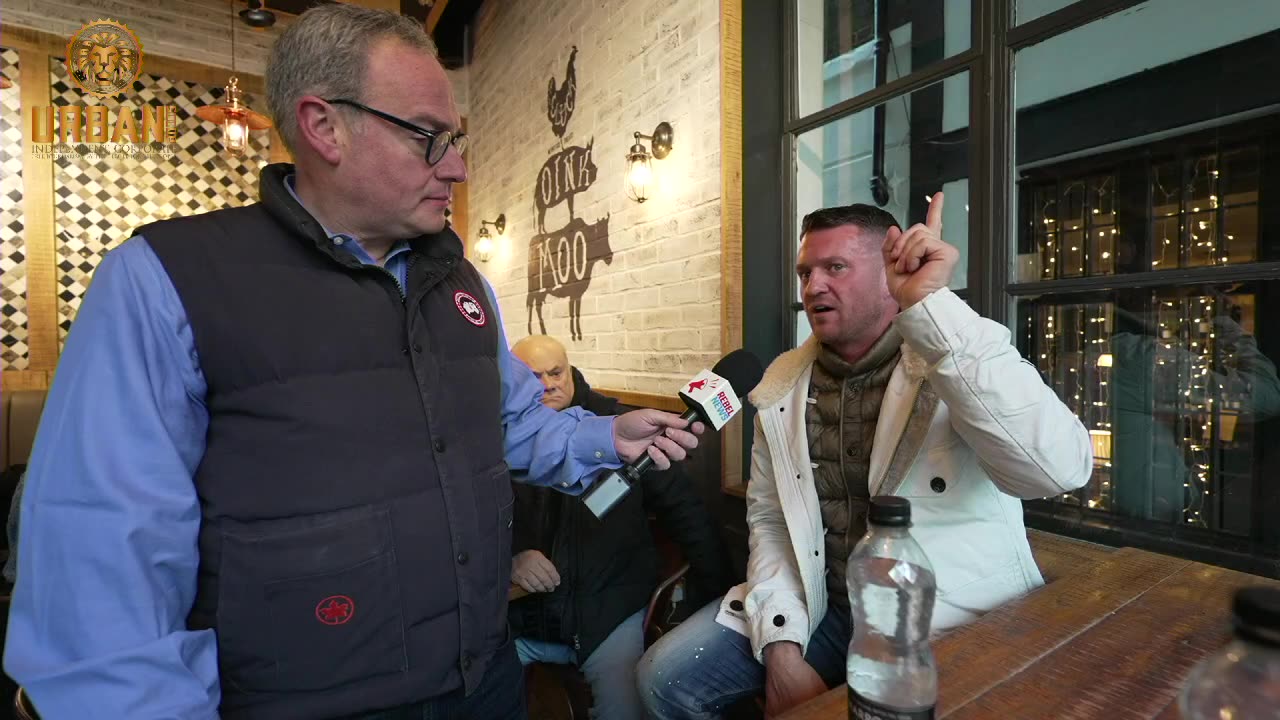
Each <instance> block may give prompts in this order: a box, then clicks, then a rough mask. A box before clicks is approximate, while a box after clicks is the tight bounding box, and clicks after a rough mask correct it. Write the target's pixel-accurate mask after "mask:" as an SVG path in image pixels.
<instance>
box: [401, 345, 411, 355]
mask: <svg viewBox="0 0 1280 720" xmlns="http://www.w3.org/2000/svg"><path fill="white" fill-rule="evenodd" d="M400 354H401V355H408V354H409V346H408V345H405V346H404V347H402V348H400Z"/></svg>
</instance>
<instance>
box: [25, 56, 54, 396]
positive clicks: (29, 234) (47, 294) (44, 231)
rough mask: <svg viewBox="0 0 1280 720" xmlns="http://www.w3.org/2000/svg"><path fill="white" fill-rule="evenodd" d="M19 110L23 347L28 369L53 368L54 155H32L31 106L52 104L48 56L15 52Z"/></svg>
mask: <svg viewBox="0 0 1280 720" xmlns="http://www.w3.org/2000/svg"><path fill="white" fill-rule="evenodd" d="M18 65H19V73H20V78H21V81H20V87H21V92H22V109H23V110H27V112H26V114H24V115H23V117H22V128H23V132H22V215H23V218H22V224H23V229H22V235H23V245H24V249H25V253H26V260H25V262H26V264H27V347H28V349H29V353H30V354H29V359H28V361H27V368H28V369H30V370H36V371H41V370H52V369H54V368H55V367H57V365H58V287H57V278H56V274H55V268H56V267H57V252H56V248H55V243H56V238H57V227H56V223H55V219H54V207H55V204H54V196H53V156H52V154H50V153H45V154H44V155H43V156H41V155H38V154H37V153H36V152H35V143H34V142H32V139H33V138H32V133H31V132H30V122H31V111H30V108H38V107H46V106H48V105H51V104H52V102H51V99H50V94H51V90H50V83H49V54H48V53H46V52H43V51H41V50H33V49H23V50H19V51H18Z"/></svg>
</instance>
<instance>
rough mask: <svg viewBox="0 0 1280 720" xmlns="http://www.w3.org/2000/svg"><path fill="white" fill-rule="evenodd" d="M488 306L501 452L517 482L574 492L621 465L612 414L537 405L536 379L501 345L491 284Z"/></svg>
mask: <svg viewBox="0 0 1280 720" xmlns="http://www.w3.org/2000/svg"><path fill="white" fill-rule="evenodd" d="M485 292H486V293H488V295H489V305H490V306H491V307H492V308H493V309H494V314H495V315H498V317H495V318H494V321H495V322H497V323H498V371H499V373H500V374H501V375H502V426H503V429H504V431H505V433H506V435H505V445H504V450H505V452H506V460H507V464H508V465H510V466H511V470H512V477H513V478H514V479H515V480H516V481H517V482H523V483H529V484H532V485H547V486H550V487H554V488H555V489H557V490H559V491H561V492H564V493H568V494H570V495H578V494H580V493H582V492H583V491H584V490H586V489H587V488H588V487H589V486H590V485H591V481H592V480H594V479H595V476H596V474H597V473H599V472H600V471H601V470H607V469H612V468H616V467H621V466H622V461H621V460H619V459H618V451H617V449H616V448H615V447H614V444H613V418H612V417H597V416H595V415H593V414H591V413H590V412H587V411H586V410H583V409H582V408H568V409H566V410H562V411H556V410H552V409H551V408H549V407H547V406H546V405H543V404H542V402H541V399H542V391H543V387H542V383H541V382H539V381H538V378H537V377H536V376H535V375H534V374H533V371H532V370H530V369H529V366H528V365H525V364H524V363H523V362H521V361H520V359H519V358H517V357H516V356H515V355H512V354H511V350H510V349H509V348H508V347H507V335H506V332H505V331H504V330H503V329H502V317H501V315H500V311H499V310H498V300H497V298H496V296H495V295H494V292H493V288H492V287H491V286H490V285H489V284H488V283H487V282H486V283H485Z"/></svg>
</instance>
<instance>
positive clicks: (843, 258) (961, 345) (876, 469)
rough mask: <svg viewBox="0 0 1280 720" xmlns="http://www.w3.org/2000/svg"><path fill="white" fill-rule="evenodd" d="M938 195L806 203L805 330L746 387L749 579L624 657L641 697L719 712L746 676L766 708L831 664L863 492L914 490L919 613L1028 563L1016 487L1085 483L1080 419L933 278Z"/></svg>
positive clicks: (800, 694) (981, 595) (1057, 488)
mask: <svg viewBox="0 0 1280 720" xmlns="http://www.w3.org/2000/svg"><path fill="white" fill-rule="evenodd" d="M942 204H943V196H942V193H938V194H937V195H935V196H934V197H933V199H932V202H931V203H930V207H929V213H928V217H927V220H926V222H925V224H923V225H920V224H917V225H914V226H912V227H911V228H909V229H907V230H906V231H905V232H904V231H902V230H901V229H900V228H899V227H898V225H897V224H896V222H895V221H894V219H893V217H892V216H891V215H889V214H888V213H886V212H884V211H883V210H880V209H878V208H875V207H871V206H867V205H850V206H846V207H839V208H828V209H824V210H819V211H817V212H814V213H812V214H810V215H809V216H807V217H806V218H805V219H804V224H803V229H802V242H801V247H800V253H799V257H798V259H797V263H796V272H797V275H798V278H799V281H800V284H801V289H802V291H803V299H804V306H805V313H806V314H807V316H808V318H809V323H810V325H811V327H812V328H813V337H811V338H809V340H808V341H807V342H806V343H804V344H803V345H801V346H800V347H799V348H797V349H795V350H792V351H790V352H787V353H784V354H783V355H782V356H780V357H779V358H778V359H777V360H775V361H774V362H773V364H772V365H770V366H769V369H768V370H767V371H766V372H765V376H764V379H763V380H762V381H761V382H760V384H759V386H757V388H756V389H755V391H754V392H752V394H751V396H750V399H751V403H752V404H753V405H755V406H756V408H758V410H759V414H758V416H757V417H756V425H755V439H754V444H753V447H752V453H751V455H752V460H751V475H750V481H749V484H748V487H747V523H748V525H749V526H750V531H751V539H750V550H751V554H750V559H749V561H748V566H747V582H746V583H745V584H744V585H741V586H739V587H737V588H734V589H733V590H732V591H731V592H730V593H729V594H728V595H726V596H725V597H724V598H723V599H722V600H720V601H717V602H715V603H712V604H711V605H708V606H707V607H705V608H703V609H702V610H701V611H699V612H698V613H696V614H695V615H693V616H692V617H690V618H689V620H687V621H686V622H684V623H683V624H681V625H680V626H679V627H678V628H677V629H676V630H675V631H673V632H672V633H670V634H668V635H666V636H665V637H663V638H662V639H661V640H659V641H658V643H656V644H655V645H654V646H653V647H652V648H650V650H649V652H648V653H646V655H645V657H644V658H643V659H642V660H641V663H640V668H639V683H640V692H641V697H642V698H643V700H644V701H645V704H646V706H647V708H648V710H649V712H650V715H651V716H652V717H654V718H658V719H659V720H670V719H674V718H715V717H720V714H721V712H722V711H723V710H724V708H725V707H727V706H729V705H732V704H733V703H734V702H735V701H737V700H739V699H741V698H744V697H748V696H753V695H758V694H759V693H760V691H761V690H762V689H763V690H764V692H765V698H766V709H765V712H766V716H770V717H771V716H774V715H777V714H779V713H782V712H784V711H785V710H787V709H790V708H791V707H794V706H795V705H798V704H800V703H802V702H804V701H805V700H808V699H809V698H811V697H814V696H815V695H818V694H821V693H822V692H824V691H825V690H826V689H827V688H828V687H829V686H836V685H838V684H840V683H842V682H843V680H844V674H845V653H846V649H847V647H848V642H849V636H850V618H849V601H848V595H847V591H846V590H845V584H844V566H845V563H846V562H847V559H848V555H849V551H850V550H851V549H852V548H853V546H854V545H855V544H856V543H857V541H858V539H859V537H860V536H861V535H862V534H863V532H865V529H866V508H867V501H868V500H869V498H870V497H872V496H875V495H900V496H902V497H906V498H908V499H910V501H911V505H912V521H913V527H912V530H911V532H912V534H913V535H914V536H915V538H916V539H917V540H918V541H919V543H920V545H921V547H923V548H924V551H925V553H926V554H927V555H928V556H929V561H930V563H931V564H932V566H933V569H934V572H935V574H936V577H937V583H938V595H937V602H936V604H935V607H934V613H933V628H934V630H942V629H946V628H950V627H954V626H956V625H960V624H962V623H966V622H969V621H970V620H973V619H974V618H976V617H977V616H978V615H980V614H981V613H983V612H985V611H987V610H990V609H992V608H995V607H996V606H998V605H1001V604H1002V603H1005V602H1007V601H1009V600H1011V599H1013V598H1015V597H1018V596H1019V595H1022V594H1023V593H1025V592H1027V591H1029V590H1032V589H1034V588H1036V587H1038V586H1040V585H1042V584H1043V583H1044V580H1043V578H1041V576H1040V572H1039V570H1038V569H1037V567H1036V563H1035V560H1034V558H1033V557H1032V555H1031V548H1030V547H1029V545H1028V544H1027V537H1026V530H1025V528H1024V527H1023V524H1022V503H1021V500H1022V499H1027V498H1038V497H1045V496H1050V495H1056V494H1059V493H1064V492H1068V491H1070V490H1074V489H1076V488H1079V487H1081V486H1083V485H1084V484H1085V483H1086V482H1087V481H1088V480H1089V477H1090V474H1091V472H1092V465H1093V456H1092V452H1091V445H1090V442H1089V436H1088V433H1087V432H1086V430H1085V428H1084V426H1083V425H1081V423H1080V421H1079V419H1077V418H1076V416H1075V415H1074V414H1073V413H1072V412H1071V410H1070V409H1068V408H1067V407H1066V406H1065V405H1064V404H1063V403H1062V402H1061V401H1060V400H1059V399H1058V398H1057V397H1056V396H1055V395H1054V393H1053V391H1052V390H1050V389H1049V388H1048V387H1046V386H1045V384H1044V383H1043V382H1042V381H1041V379H1040V375H1039V373H1038V372H1037V371H1036V369H1035V368H1034V367H1033V366H1032V365H1031V364H1030V363H1028V362H1027V361H1025V360H1023V359H1022V357H1021V356H1020V355H1019V354H1018V351H1017V350H1016V349H1015V348H1014V347H1013V345H1012V344H1011V343H1010V338H1009V331H1008V330H1007V329H1006V328H1005V327H1004V326H1002V325H999V324H997V323H995V322H992V321H991V320H987V319H985V318H982V317H980V316H979V315H977V314H976V313H975V312H973V310H971V309H970V308H969V306H968V305H967V304H965V302H964V301H962V300H960V299H959V298H958V297H956V296H955V295H954V294H953V293H952V292H951V291H950V290H948V289H947V284H948V282H949V281H950V279H951V274H952V271H953V269H954V268H955V265H956V262H957V260H958V259H959V253H958V252H957V251H956V249H955V248H954V247H952V246H951V245H948V244H946V243H945V242H943V241H942V238H941V229H942V222H941V218H942Z"/></svg>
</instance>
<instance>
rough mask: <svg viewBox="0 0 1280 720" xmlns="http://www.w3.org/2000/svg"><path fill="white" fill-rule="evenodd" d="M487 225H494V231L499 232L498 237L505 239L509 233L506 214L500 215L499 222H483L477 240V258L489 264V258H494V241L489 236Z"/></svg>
mask: <svg viewBox="0 0 1280 720" xmlns="http://www.w3.org/2000/svg"><path fill="white" fill-rule="evenodd" d="M487 225H492V226H493V229H494V230H497V231H498V237H503V236H505V235H506V233H507V216H506V213H499V214H498V219H497V220H481V221H480V234H479V236H478V237H477V238H476V247H475V249H476V257H478V258H479V259H480V262H489V258H490V257H492V256H493V239H492V238H491V237H490V235H489V228H488V227H486V226H487Z"/></svg>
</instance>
